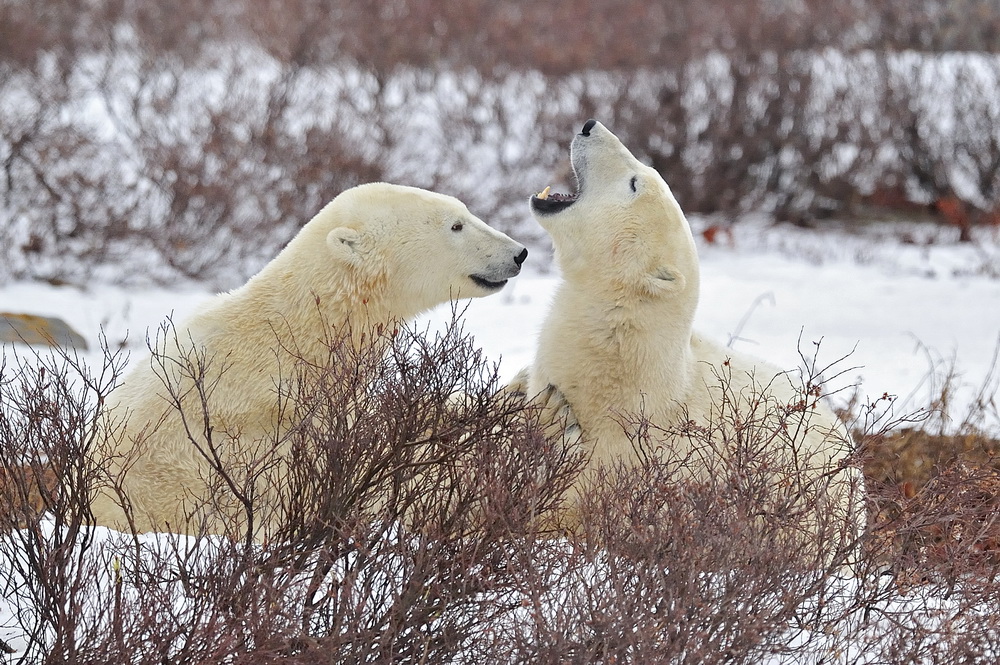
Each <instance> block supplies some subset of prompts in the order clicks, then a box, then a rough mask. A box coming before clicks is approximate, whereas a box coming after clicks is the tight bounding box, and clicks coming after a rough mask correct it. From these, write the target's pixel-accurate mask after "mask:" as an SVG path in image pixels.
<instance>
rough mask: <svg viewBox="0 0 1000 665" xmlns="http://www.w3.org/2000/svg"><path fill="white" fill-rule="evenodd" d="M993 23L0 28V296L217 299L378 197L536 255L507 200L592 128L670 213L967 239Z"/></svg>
mask: <svg viewBox="0 0 1000 665" xmlns="http://www.w3.org/2000/svg"><path fill="white" fill-rule="evenodd" d="M998 25H1000V12H998V11H997V8H996V7H995V6H993V5H992V4H989V3H984V2H978V1H974V0H968V1H965V2H960V3H947V4H943V3H924V4H923V5H921V6H920V7H915V6H913V5H912V3H907V2H902V1H895V0H893V1H891V2H882V3H879V4H878V6H874V5H871V6H869V4H865V3H857V2H850V1H848V0H836V1H833V2H829V1H827V2H819V1H817V0H802V1H800V2H796V3H794V4H787V3H785V4H782V3H774V2H770V1H768V0H753V1H747V2H742V3H740V5H739V7H734V6H733V5H732V3H730V2H726V1H724V0H709V1H704V0H702V1H698V2H695V1H693V0H685V1H683V2H675V3H672V4H670V5H669V6H663V7H660V6H656V7H650V6H649V5H648V3H643V2H637V1H636V0H614V1H613V2H605V3H602V4H601V5H600V6H596V5H595V6H588V7H584V6H582V5H580V4H579V3H577V2H570V1H568V0H567V1H561V2H555V3H547V4H546V5H545V6H544V7H542V6H539V7H528V6H524V5H523V3H513V2H499V3H498V2H492V3H486V2H482V0H449V1H448V2H446V3H443V4H428V3H419V2H410V1H405V2H399V3H395V4H393V5H392V6H386V5H384V3H372V2H355V3H346V2H333V3H317V2H314V1H313V0H296V1H295V2H292V3H274V2H267V1H264V0H239V1H238V2H222V1H221V0H212V1H209V2H203V1H194V0H184V1H183V2H181V3H179V4H178V3H174V4H173V5H171V7H170V8H169V10H168V9H163V8H154V7H151V6H149V5H148V3H143V2H137V1H136V0H123V1H111V0H98V1H96V2H94V1H90V0H69V1H66V2H62V3H59V5H58V6H56V5H45V6H40V5H37V6H36V5H35V4H34V3H24V2H10V1H6V2H2V3H0V62H2V63H3V64H2V66H0V99H3V108H2V110H3V112H2V113H0V215H2V216H3V218H4V220H5V223H4V224H2V225H0V238H2V242H0V246H2V247H3V248H4V249H3V250H2V251H3V254H2V260H0V279H10V278H34V279H44V280H49V281H52V282H55V283H65V282H73V283H78V282H81V281H84V280H86V279H88V278H91V277H95V276H96V277H103V278H106V279H112V280H116V281H124V282H137V281H153V282H163V281H166V280H176V279H183V278H196V279H200V280H211V281H214V282H216V283H218V284H220V285H229V284H232V283H234V282H238V281H242V279H243V278H245V277H246V276H247V275H248V274H251V273H252V272H253V271H254V269H255V268H256V267H259V265H260V264H261V263H262V262H263V261H264V260H265V258H266V257H268V256H271V255H273V251H274V250H275V249H276V248H277V247H280V246H281V245H282V244H283V243H284V242H285V241H287V239H288V238H289V237H290V236H291V234H292V233H294V231H295V230H296V229H297V228H299V227H300V226H301V225H302V224H303V223H304V222H305V221H306V220H308V218H309V217H310V216H311V214H312V212H313V211H315V210H317V209H318V208H319V207H320V206H321V205H322V204H323V203H325V202H326V201H328V200H330V199H331V198H332V197H333V196H334V195H335V194H336V193H338V192H339V191H341V190H343V189H345V188H347V187H349V186H351V185H354V184H357V183H360V182H368V181H373V180H382V179H387V180H391V181H394V182H399V183H400V184H410V185H417V186H421V187H426V188H431V189H437V190H440V191H444V192H446V193H449V194H452V195H455V196H457V197H458V198H460V199H462V200H464V201H467V202H468V203H469V204H470V206H471V207H472V209H473V210H474V211H475V212H476V213H477V214H479V215H480V216H481V217H483V218H484V219H487V220H489V221H490V222H491V223H494V224H496V225H497V226H499V227H500V228H501V229H502V230H505V231H507V232H513V233H514V234H516V235H518V236H519V237H521V238H522V239H523V240H525V241H533V240H539V238H538V230H537V228H535V227H534V226H533V225H531V224H530V223H528V221H527V218H528V215H527V214H526V210H525V208H524V205H523V200H524V198H525V196H526V195H527V194H529V193H530V192H533V191H536V190H537V189H538V188H539V187H541V186H544V184H546V183H548V182H552V181H553V179H554V178H555V179H557V180H558V179H563V180H566V179H568V177H567V176H568V174H567V173H566V166H565V158H564V150H563V149H562V145H563V143H564V141H563V137H564V136H565V134H566V131H568V130H569V129H570V128H572V127H577V126H578V125H579V123H580V122H581V121H582V119H584V118H587V117H589V116H594V117H599V118H600V119H601V120H602V121H603V122H604V123H605V124H606V125H608V126H610V127H613V128H614V129H615V131H616V133H617V134H618V135H619V136H621V138H622V139H623V140H624V141H625V143H626V144H627V145H629V146H630V147H631V148H632V149H633V150H634V151H635V152H636V154H638V155H639V156H640V157H641V158H642V159H644V160H646V161H648V162H649V163H651V164H653V165H654V166H655V167H656V168H657V169H658V170H659V171H660V172H661V173H662V174H663V175H664V177H665V178H666V180H667V181H668V182H669V183H671V185H672V187H673V188H674V191H675V193H676V194H677V196H678V199H679V200H680V201H681V203H682V204H683V206H684V208H685V210H687V211H688V212H692V213H700V214H705V215H719V216H723V217H726V218H731V217H733V216H736V215H739V214H740V213H744V212H747V211H749V210H753V211H763V212H767V213H771V214H773V215H774V216H775V217H776V218H777V219H779V220H784V221H792V222H796V223H799V224H803V225H811V224H815V223H817V222H821V221H822V220H823V219H825V218H827V217H830V216H838V217H851V216H870V215H871V214H872V212H873V211H874V214H875V216H876V217H884V216H891V215H892V214H894V213H895V212H898V211H900V210H903V211H908V210H914V209H915V210H919V211H920V214H922V215H929V216H932V217H934V218H936V219H938V220H940V221H942V222H945V223H947V224H949V225H952V226H954V227H955V228H956V229H957V231H958V234H957V237H959V238H961V239H972V238H974V237H975V233H974V231H975V230H976V229H977V228H981V227H991V226H995V225H996V223H997V219H998V216H997V211H996V209H995V206H994V202H995V200H996V199H997V196H996V194H997V188H998V186H1000V180H998V177H997V168H996V167H997V164H998V163H1000V135H998V134H997V132H996V129H995V128H996V126H997V122H996V120H997V119H996V117H995V116H996V111H995V109H994V107H993V105H992V103H991V101H990V100H992V99H994V98H995V96H996V91H997V89H998V87H1000V60H998V59H997V57H996V53H995V40H991V39H989V38H988V36H989V35H991V34H995V32H996V31H997V30H998V28H997V26H998ZM956 53H961V54H962V55H956ZM552 184H559V183H558V182H553V183H552ZM563 184H566V185H568V184H569V183H567V182H564V183H563ZM887 192H889V193H892V196H885V195H884V194H885V193H887Z"/></svg>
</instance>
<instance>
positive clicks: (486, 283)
mask: <svg viewBox="0 0 1000 665" xmlns="http://www.w3.org/2000/svg"><path fill="white" fill-rule="evenodd" d="M469 279H471V280H472V281H473V282H475V283H476V285H477V286H480V287H482V288H484V289H488V290H496V289H502V288H503V287H504V285H505V284H506V283H507V280H506V279H501V280H500V281H498V282H494V281H493V280H491V279H486V278H485V277H480V276H479V275H469Z"/></svg>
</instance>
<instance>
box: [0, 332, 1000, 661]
mask: <svg viewBox="0 0 1000 665" xmlns="http://www.w3.org/2000/svg"><path fill="white" fill-rule="evenodd" d="M386 342H387V344H388V346H387V348H388V351H389V352H388V353H387V354H385V355H382V354H372V353H369V354H364V353H362V354H360V355H359V354H358V353H356V352H352V351H350V350H348V349H346V348H343V347H341V346H337V345H331V348H330V356H329V362H328V363H320V364H318V365H307V366H303V367H301V368H300V371H299V373H298V374H297V375H296V376H297V377H298V378H297V379H296V381H294V382H291V383H290V384H288V387H287V390H286V392H283V393H282V399H286V400H288V401H287V408H288V409H291V410H292V412H294V414H295V417H294V418H293V419H292V421H293V422H294V423H296V424H295V425H294V426H293V427H291V428H290V429H289V430H288V431H287V436H285V437H283V438H282V439H281V440H282V441H284V442H287V444H288V446H287V447H286V448H285V450H284V454H287V455H288V458H287V459H288V462H289V463H288V468H289V469H290V472H289V473H287V474H283V475H281V476H275V475H273V474H272V473H271V471H270V469H271V468H273V467H272V466H269V465H268V464H260V463H259V462H260V461H261V460H262V459H263V458H260V457H257V458H253V457H244V458H242V459H240V458H238V457H237V458H233V457H229V458H226V459H223V457H222V456H221V455H220V456H219V459H220V460H222V461H223V462H224V463H220V464H218V465H217V466H216V467H215V470H214V473H215V474H216V475H217V476H218V480H219V482H218V483H215V486H216V487H217V488H218V491H219V494H217V495H216V496H215V497H214V499H215V500H213V501H209V502H207V503H206V504H205V510H216V509H219V508H226V507H228V506H230V505H232V499H234V498H235V499H236V500H237V505H238V507H240V508H241V509H245V510H246V511H247V515H248V516H249V518H248V519H244V520H241V519H236V520H233V521H232V529H231V531H230V533H229V535H228V536H226V537H219V536H207V535H195V536H189V537H181V536H168V535H165V534H159V535H154V536H148V535H144V534H135V533H125V534H118V535H116V534H109V533H107V532H106V531H104V530H102V529H95V528H92V527H90V526H89V522H90V520H89V514H88V511H87V505H88V498H89V496H90V495H91V494H92V492H93V491H94V489H95V487H97V486H99V485H100V484H101V483H105V482H107V479H106V478H105V474H104V470H103V468H102V466H101V464H100V463H99V461H100V459H101V455H102V451H103V450H104V449H106V448H107V447H108V444H109V442H108V441H107V440H106V438H105V437H109V436H111V437H113V436H115V432H116V431H117V430H116V428H115V426H114V424H112V426H111V429H107V428H105V427H104V426H103V425H101V424H100V423H101V418H100V409H101V404H102V403H103V401H104V396H106V395H107V393H108V391H109V390H110V389H111V388H112V387H113V386H114V385H115V383H116V379H115V377H116V376H118V374H119V372H120V360H115V359H114V357H111V358H110V359H109V364H108V367H107V368H106V370H105V371H103V372H98V373H97V375H96V376H95V375H93V374H91V373H90V372H89V371H88V370H87V369H86V368H84V367H82V366H80V365H79V364H77V363H74V362H73V361H72V359H65V358H64V359H63V360H58V359H56V360H45V359H35V360H32V361H31V362H27V363H22V364H21V365H19V366H16V367H15V366H14V365H5V366H4V367H3V369H2V371H0V415H2V418H0V446H2V450H0V452H2V455H0V460H2V461H3V464H4V467H3V470H4V479H5V483H6V487H5V491H4V492H3V494H2V495H0V506H2V510H0V515H3V516H5V517H4V519H5V522H4V524H3V527H4V528H3V533H4V535H3V537H0V568H2V569H3V570H4V571H5V577H4V579H5V583H4V586H3V590H4V593H3V601H4V603H5V604H6V606H7V607H8V608H11V609H12V610H13V611H12V612H10V613H9V614H5V615H3V616H6V617H8V618H7V619H6V621H7V624H6V626H5V629H7V630H8V631H9V632H8V633H6V634H7V635H8V637H7V638H6V639H7V646H8V647H9V648H10V649H13V650H14V653H15V654H16V655H15V656H13V657H14V658H18V659H21V660H20V661H18V662H53V663H54V662H74V663H90V662H93V663H97V662H101V663H118V662H129V663H132V662H163V661H165V660H168V661H171V662H181V661H183V662H248V663H249V662H253V663H259V662H271V661H277V660H278V659H282V660H285V661H290V662H302V663H313V662H398V661H400V660H404V661H420V660H421V659H425V660H426V661H427V662H457V663H464V662H470V663H471V662H476V663H490V662H503V663H508V662H566V661H570V662H595V663H596V662H601V663H611V662H692V663H701V662H726V661H736V662H754V661H758V660H762V659H768V658H778V657H781V658H786V659H789V660H793V661H795V662H820V661H823V660H824V659H827V658H847V659H849V658H850V657H852V656H851V655H852V654H854V655H857V654H865V656H866V657H867V658H868V659H869V660H870V661H872V662H887V663H888V662H901V660H902V661H906V662H922V661H926V662H941V663H958V662H969V660H970V659H971V660H972V661H973V662H977V659H978V660H982V659H984V658H988V657H989V654H994V653H996V648H997V647H998V645H997V644H996V643H995V639H994V638H993V637H991V636H992V635H993V632H992V631H991V627H992V626H993V622H994V618H993V615H992V610H991V609H990V608H993V607H995V603H996V602H997V601H998V600H1000V597H998V590H1000V584H998V582H997V580H996V579H995V574H994V572H993V571H994V569H995V561H994V557H995V549H994V540H992V539H995V537H996V536H995V534H996V530H995V519H994V517H993V515H994V514H995V505H994V504H995V489H996V478H995V473H993V472H992V471H991V472H989V473H986V472H983V473H980V472H977V471H974V470H973V469H972V468H971V467H969V466H965V467H954V468H953V470H951V471H944V472H942V473H938V474H934V475H932V476H931V478H930V479H929V480H928V481H927V483H926V484H925V485H923V487H921V488H919V489H918V490H917V491H916V493H915V494H913V495H912V496H910V497H907V496H905V494H906V493H905V492H903V493H900V494H899V495H897V496H895V497H893V496H892V495H891V493H890V490H888V489H886V488H885V487H884V486H882V485H879V484H878V483H877V482H875V481H876V480H877V479H878V476H877V473H876V472H875V471H874V469H875V468H876V467H874V466H872V465H871V463H869V466H868V482H869V483H870V484H871V486H870V488H869V489H870V492H871V497H872V500H871V512H870V520H869V529H868V533H866V534H865V535H863V536H862V540H861V541H860V542H858V541H857V540H856V538H857V534H856V532H855V531H854V527H853V525H852V524H848V523H844V522H839V521H837V520H834V519H829V520H825V521H824V520H823V518H822V513H821V512H819V513H818V512H817V510H818V509H819V508H820V507H819V506H818V505H811V504H810V505H811V507H810V505H804V506H802V510H799V511H782V510H777V509H769V508H768V507H771V508H775V507H777V506H781V505H785V506H788V505H801V495H800V493H799V491H798V490H797V489H796V484H795V483H794V482H790V483H785V484H781V483H771V482H768V480H767V479H769V478H774V477H775V475H776V474H778V475H780V473H782V471H781V469H780V468H779V466H780V464H781V463H782V460H779V459H774V458H770V457H768V456H767V455H762V454H760V451H759V450H757V448H756V447H755V446H754V445H753V444H752V442H753V441H755V440H756V441H760V438H759V436H756V435H754V434H753V433H754V432H757V434H758V435H760V434H762V433H763V435H764V440H766V438H767V435H766V432H765V431H763V430H761V428H762V427H763V426H764V425H765V424H766V423H771V424H772V425H776V426H778V427H780V423H781V422H782V421H783V419H788V418H790V417H791V418H795V417H797V416H796V414H795V413H793V412H776V413H774V414H771V415H770V416H769V417H768V418H767V419H764V420H756V419H755V420H745V421H744V420H739V421H738V422H733V423H729V425H728V426H730V427H732V428H733V431H737V432H742V435H740V436H738V437H737V438H736V439H733V440H732V441H731V443H732V442H735V441H740V442H742V443H741V444H740V445H737V446H736V447H735V448H734V449H733V452H734V455H733V456H731V457H726V458H724V459H723V460H722V461H720V463H719V464H720V465H719V466H718V468H715V469H714V472H713V473H710V474H708V475H707V476H705V477H703V478H697V479H692V478H691V476H690V474H688V473H685V472H684V471H683V462H684V461H683V460H674V459H672V458H670V457H669V456H667V457H661V455H660V454H659V453H658V454H656V455H653V454H650V455H647V462H646V463H645V464H643V465H642V466H640V467H638V468H631V469H626V468H623V467H612V468H608V469H605V470H604V471H603V472H602V473H601V474H599V475H597V476H594V477H592V478H591V484H590V486H589V489H588V490H587V491H585V492H583V494H582V496H583V504H582V509H581V515H582V521H581V526H580V528H579V529H576V530H574V531H572V532H567V533H564V534H563V535H559V534H556V533H553V532H551V531H549V530H548V527H549V526H550V525H551V522H550V521H549V520H548V519H547V518H546V517H545V516H546V515H548V514H551V513H552V512H558V511H559V509H560V507H561V504H562V502H563V501H565V500H566V490H567V488H568V487H569V485H570V483H571V482H572V481H573V479H574V478H575V475H576V474H577V473H578V472H579V470H580V468H581V462H582V460H581V458H580V452H579V451H578V450H577V449H576V448H575V447H574V445H573V444H572V443H571V441H566V440H563V438H562V436H561V435H558V436H557V435H554V434H553V433H552V432H549V434H546V432H545V431H544V430H543V429H542V428H541V427H540V424H539V414H538V413H537V412H535V411H534V410H533V407H531V406H525V405H524V404H523V403H522V402H520V401H519V396H516V395H511V394H507V393H506V392H504V391H501V390H500V385H499V383H498V380H497V376H496V369H495V368H494V367H491V366H489V365H487V364H485V363H484V362H483V359H482V357H481V355H480V354H479V352H478V351H476V350H475V348H474V347H473V346H471V342H470V340H469V339H468V338H467V337H466V336H464V335H463V334H462V333H461V332H460V331H459V330H458V329H456V328H454V327H452V328H451V329H449V330H447V331H445V332H443V333H442V334H441V335H440V336H437V337H433V336H432V337H428V336H425V335H419V334H414V333H412V332H410V331H407V330H402V331H400V332H399V333H398V334H396V335H395V336H392V337H391V339H387V340H386ZM870 406H871V405H870ZM876 406H877V405H876ZM876 406H871V408H872V409H873V410H875V409H876ZM722 412H724V413H730V415H727V416H726V417H734V418H735V417H737V416H736V414H735V413H731V412H726V411H724V410H723V411H722ZM870 415H871V414H869V415H868V416H865V418H866V419H867V422H868V423H869V425H871V424H872V423H878V422H881V421H879V419H878V418H877V417H869V416H870ZM639 432H640V439H641V440H640V441H638V442H637V444H638V445H640V446H642V447H644V448H646V449H648V451H650V452H651V451H652V450H653V446H655V445H657V444H661V443H665V442H666V441H668V440H669V439H668V438H664V437H668V435H682V436H685V437H689V438H693V440H694V441H695V442H698V441H700V442H701V443H702V444H704V445H710V446H713V450H715V448H714V447H715V446H717V445H718V443H719V442H718V441H715V440H714V436H715V435H716V434H717V433H716V432H714V431H713V430H711V429H710V428H690V427H688V428H687V429H682V430H679V431H676V432H671V431H664V430H657V429H656V428H652V427H646V428H642V427H640V428H639ZM869 435H870V437H875V438H872V439H871V440H869V441H868V446H869V448H875V449H880V448H884V449H885V450H893V449H894V450H911V449H912V448H907V447H904V446H900V445H897V444H896V443H895V441H896V440H897V438H896V437H895V436H894V435H891V434H887V433H881V434H879V433H878V432H875V431H874V430H869ZM879 436H881V437H882V438H881V439H877V437H879ZM906 436H911V435H906ZM876 440H878V441H881V442H882V443H879V444H876V443H873V441H876ZM925 440H926V441H928V442H930V441H932V437H925ZM969 440H970V441H971V439H969ZM986 441H992V439H986ZM994 444H995V442H994V443H993V444H990V445H994ZM914 445H918V444H914ZM934 445H936V444H932V443H928V446H929V447H931V448H933V447H934ZM970 449H972V448H971V447H970ZM755 451H757V452H755ZM205 453H207V454H212V451H211V450H203V451H202V454H205ZM265 457H266V456H265ZM883 459H884V460H887V461H891V460H892V459H893V458H892V456H891V455H890V454H888V453H887V454H885V455H883ZM264 461H267V460H266V459H265V460H264ZM272 461H273V460H272ZM790 462H791V463H792V464H793V465H794V460H791V461H790ZM33 465H34V466H36V467H38V468H33ZM776 465H777V466H776ZM44 468H50V469H53V470H55V469H58V473H55V481H56V482H55V484H54V485H53V486H51V487H48V486H47V485H46V487H44V488H43V487H40V486H39V484H38V483H37V478H38V477H39V473H40V469H44ZM897 471H898V472H899V473H902V472H903V471H901V470H897V469H894V472H897ZM42 473H44V472H42ZM789 473H791V470H789ZM789 477H790V478H791V476H789ZM901 477H902V476H899V477H894V478H895V480H894V481H893V482H897V484H898V480H899V479H900V478H901ZM247 481H250V482H247ZM257 483H261V485H258V484H257ZM269 483H270V484H271V486H270V487H268V486H267V485H268V484H269ZM256 487H261V488H262V489H265V490H267V491H268V492H271V493H272V494H271V495H270V496H277V497H279V499H280V501H279V502H278V503H277V506H278V510H279V512H280V513H281V514H282V515H283V517H282V519H281V520H280V522H279V523H278V526H279V528H278V530H277V532H276V533H275V534H274V535H273V536H272V537H271V538H270V539H269V540H268V541H267V542H264V543H254V542H253V539H252V538H251V539H248V538H247V537H246V536H247V534H248V533H249V532H250V531H252V528H249V527H248V525H249V524H252V523H254V520H256V519H257V518H263V517H265V516H267V514H268V511H269V510H272V509H273V508H274V504H273V502H267V501H263V498H264V497H265V496H267V493H266V492H265V493H258V494H253V493H251V492H247V491H246V490H249V489H254V488H256ZM11 490H13V491H11ZM227 492H228V495H229V498H228V499H226V498H225V495H226V493H227ZM36 493H37V494H40V495H41V498H42V500H43V508H44V511H45V512H44V515H43V516H42V517H41V519H39V514H38V510H37V504H36V502H35V499H36V498H37V497H36V496H35V495H36ZM241 493H243V498H245V499H247V501H246V502H241V499H240V497H239V495H240V494H241ZM26 497H29V500H28V501H26V500H25V499H26ZM890 500H894V501H896V503H895V504H892V505H893V506H896V507H897V509H890V508H891V506H890V504H889V503H888V501H890ZM810 510H812V511H813V512H812V513H811V514H810V513H809V511H810ZM817 517H819V518H820V519H819V521H817ZM795 524H799V525H800V526H802V527H804V528H802V529H795ZM796 533H798V534H799V535H798V536H796V535H795V534H796ZM859 551H860V552H861V553H862V554H863V556H861V557H860V558H859V557H858V556H857V552H859ZM844 564H849V565H847V566H845V565H844ZM944 564H947V565H944ZM884 573H891V574H884ZM838 654H839V655H838Z"/></svg>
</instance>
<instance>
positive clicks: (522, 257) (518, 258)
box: [514, 247, 528, 265]
mask: <svg viewBox="0 0 1000 665" xmlns="http://www.w3.org/2000/svg"><path fill="white" fill-rule="evenodd" d="M526 258H528V248H527V247H524V248H522V249H521V253H520V254H518V255H517V256H515V257H514V263H516V264H517V265H521V264H522V263H524V260H525V259H526Z"/></svg>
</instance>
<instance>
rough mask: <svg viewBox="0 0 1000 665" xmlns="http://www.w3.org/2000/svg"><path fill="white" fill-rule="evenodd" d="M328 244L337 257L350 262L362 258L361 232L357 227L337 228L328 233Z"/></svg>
mask: <svg viewBox="0 0 1000 665" xmlns="http://www.w3.org/2000/svg"><path fill="white" fill-rule="evenodd" d="M326 246H327V247H328V248H329V249H330V252H331V253H332V254H333V255H334V256H335V257H337V258H340V259H343V260H345V261H348V262H350V263H356V262H357V261H359V260H360V259H361V254H362V250H361V234H360V233H358V231H357V229H349V228H347V227H346V226H341V227H338V228H335V229H334V230H332V231H330V233H328V234H327V235H326Z"/></svg>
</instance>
